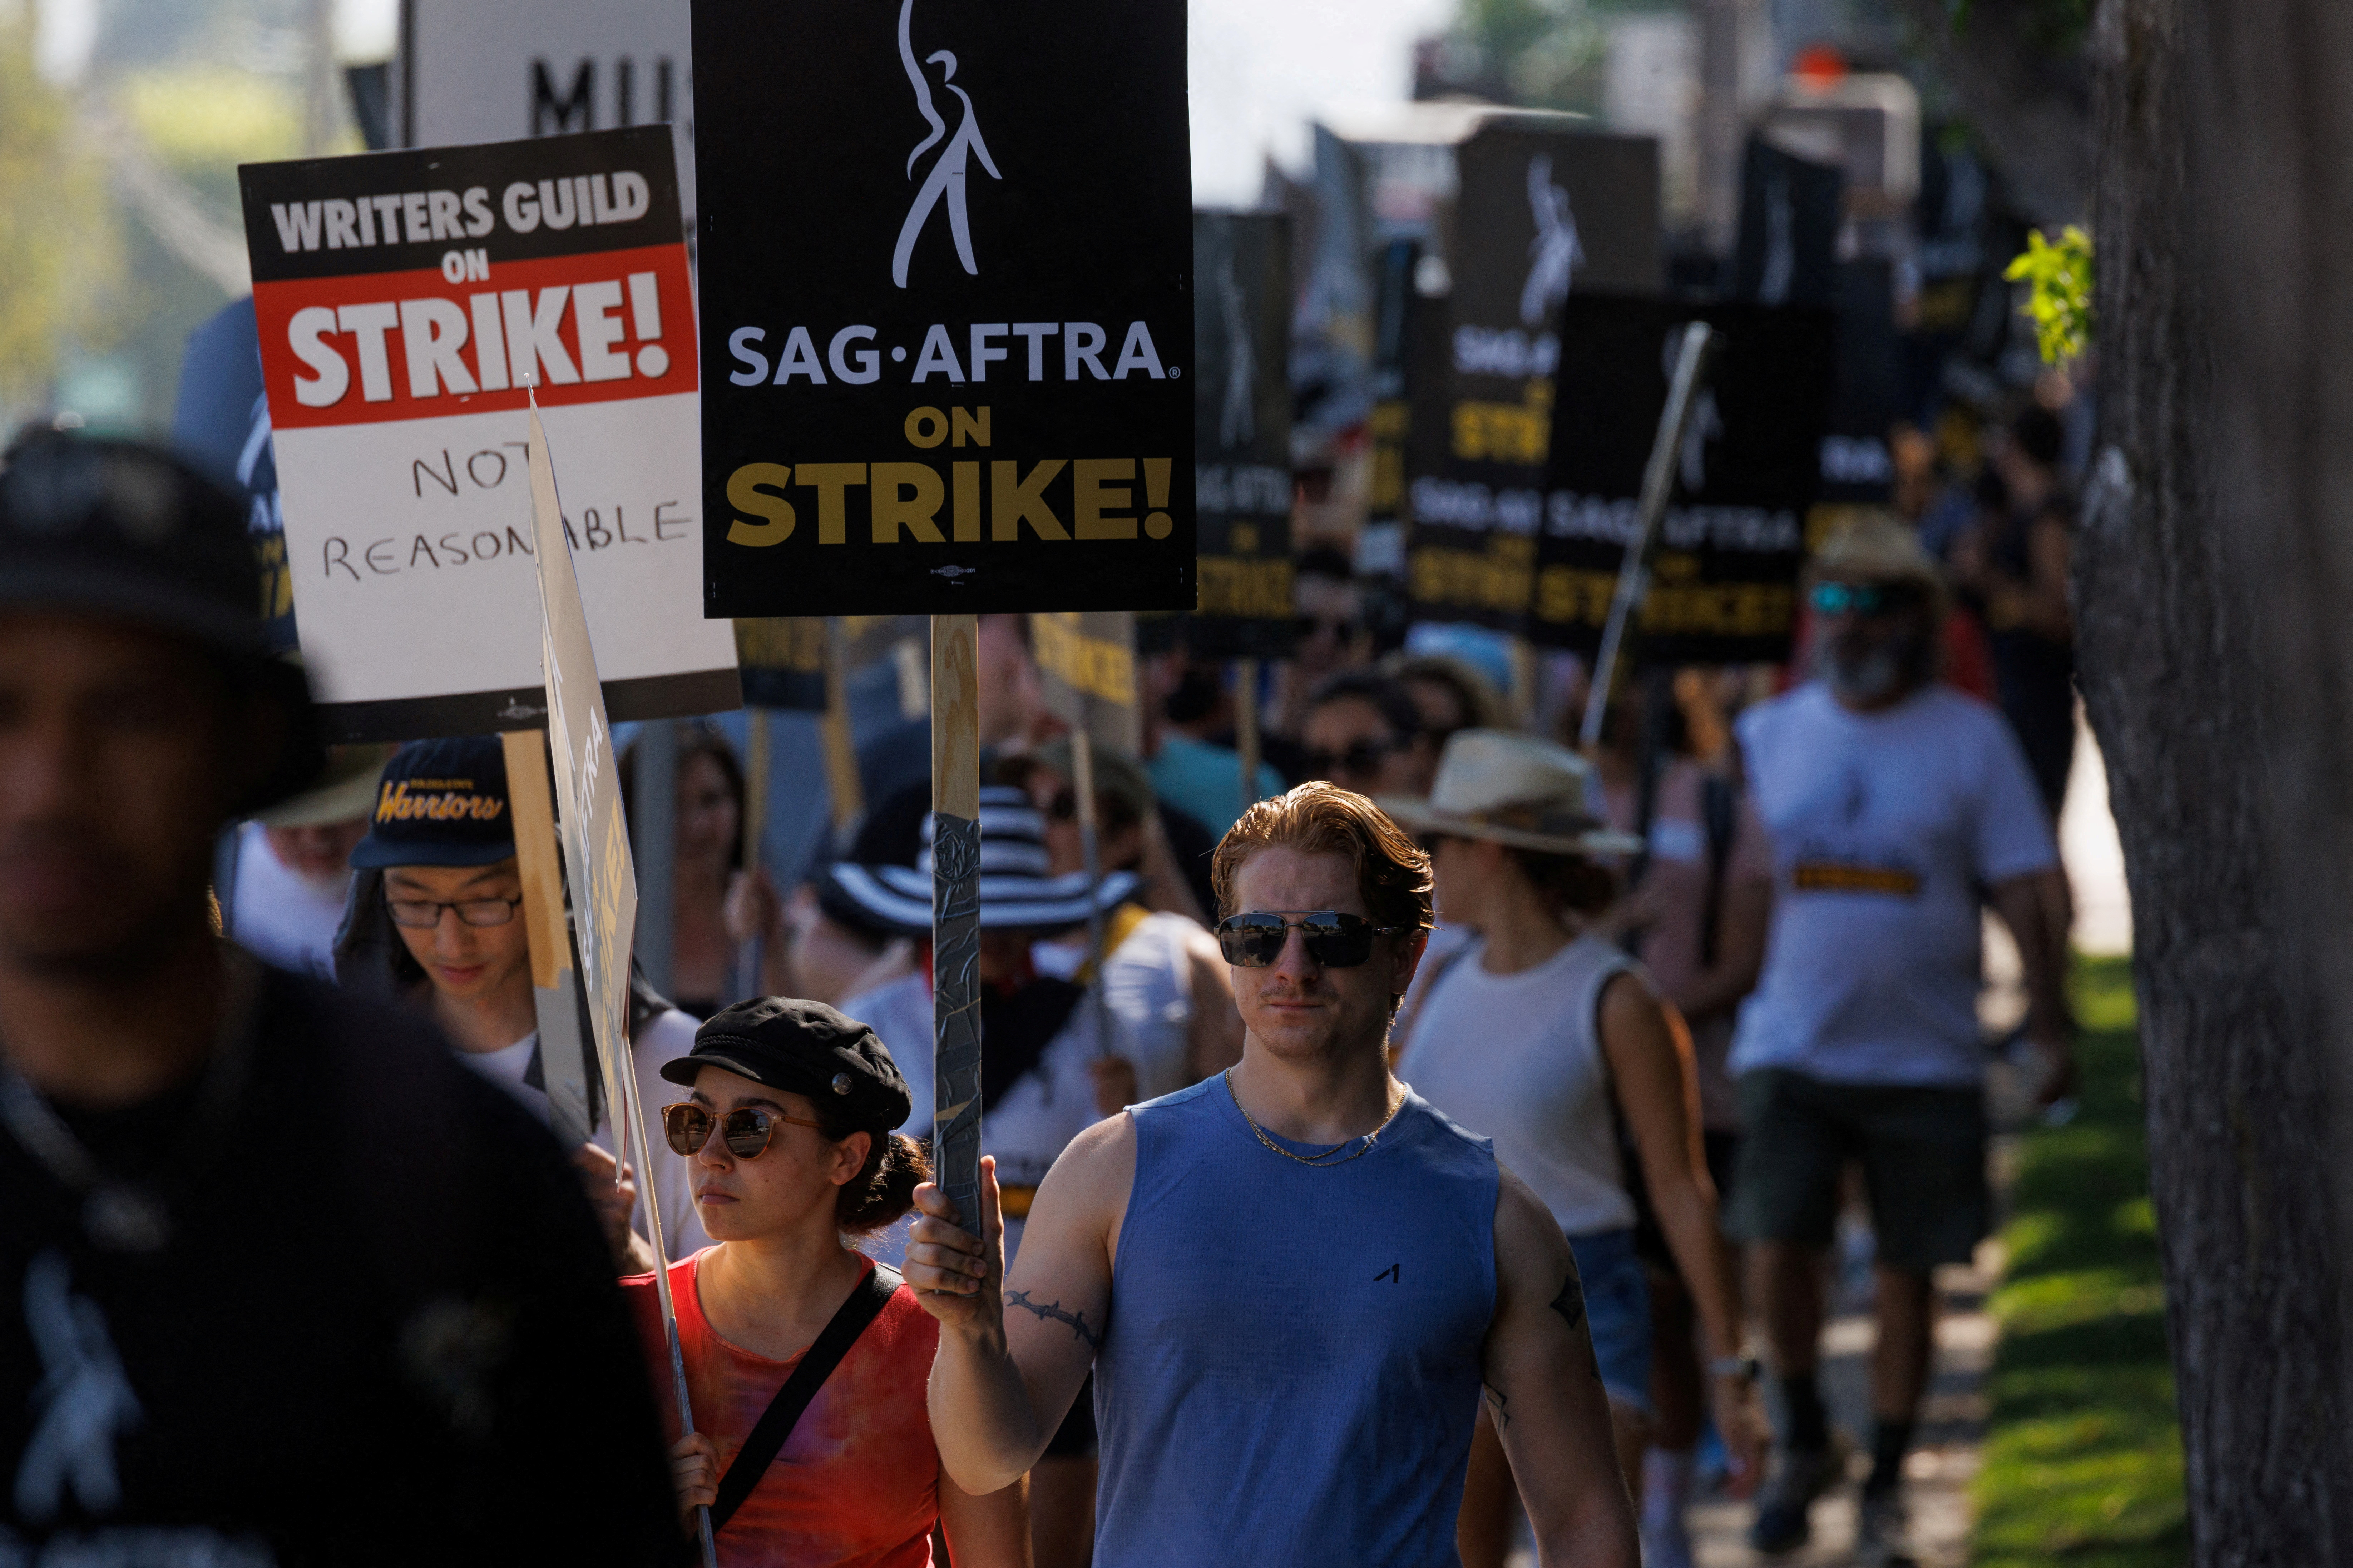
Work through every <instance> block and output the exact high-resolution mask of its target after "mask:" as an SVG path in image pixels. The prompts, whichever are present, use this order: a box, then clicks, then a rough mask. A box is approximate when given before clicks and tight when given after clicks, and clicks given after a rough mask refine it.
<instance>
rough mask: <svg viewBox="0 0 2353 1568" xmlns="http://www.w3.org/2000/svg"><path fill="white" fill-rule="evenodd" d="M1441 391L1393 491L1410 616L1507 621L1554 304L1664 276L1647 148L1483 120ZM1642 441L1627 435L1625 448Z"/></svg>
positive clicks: (1524, 598)
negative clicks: (1398, 498) (1425, 438)
mask: <svg viewBox="0 0 2353 1568" xmlns="http://www.w3.org/2000/svg"><path fill="white" fill-rule="evenodd" d="M1456 163H1457V165H1458V168H1459V170H1460V181H1461V185H1460V193H1459V195H1458V196H1457V198H1456V203H1455V208H1454V219H1453V225H1452V228H1453V243H1452V245H1451V248H1450V269H1451V279H1452V285H1453V287H1452V292H1451V296H1450V298H1449V300H1448V301H1447V307H1446V320H1447V323H1448V330H1447V336H1446V342H1445V358H1444V359H1443V361H1442V362H1441V363H1439V364H1436V365H1422V366H1419V367H1417V368H1418V369H1419V371H1420V372H1421V373H1422V374H1431V375H1435V376H1436V377H1437V378H1439V379H1440V382H1441V383H1442V384H1443V385H1444V387H1445V388H1446V391H1445V393H1444V395H1443V404H1442V408H1441V409H1440V411H1439V417H1440V419H1441V420H1442V422H1443V423H1442V426H1441V427H1440V428H1439V429H1437V430H1434V431H1431V432H1430V439H1431V441H1432V443H1433V444H1434V445H1436V447H1437V449H1436V452H1435V458H1436V461H1435V466H1434V468H1433V470H1432V471H1431V472H1430V473H1428V474H1424V475H1420V476H1418V477H1417V478H1416V479H1414V481H1413V484H1412V486H1411V489H1410V491H1409V497H1410V506H1411V510H1412V515H1413V530H1412V533H1411V535H1410V537H1409V542H1408V545H1407V562H1406V567H1407V581H1408V584H1409V591H1410V593H1411V595H1412V599H1413V605H1414V614H1415V615H1416V616H1417V617H1419V618H1422V619H1428V620H1440V621H1446V620H1455V621H1475V622H1478V623H1480V624H1482V625H1485V626H1495V627H1497V628H1499V629H1506V630H1515V629H1517V628H1518V626H1519V625H1520V622H1521V619H1522V617H1523V616H1525V614H1526V612H1527V608H1528V604H1529V599H1530V595H1531V593H1532V592H1533V589H1534V585H1535V549H1536V536H1537V532H1538V530H1539V528H1540V526H1541V523H1542V521H1543V511H1544V483H1545V456H1546V450H1547V449H1548V447H1549V446H1550V444H1551V440H1552V431H1553V400H1554V375H1555V372H1556V367H1557V365H1558V363H1559V361H1560V352H1561V341H1560V337H1559V333H1558V329H1557V323H1558V320H1559V311H1560V307H1561V305H1562V303H1563V302H1564V301H1566V300H1568V299H1570V298H1571V297H1572V295H1573V294H1575V293H1578V292H1581V291H1583V290H1586V289H1600V290H1603V291H1607V292H1615V293H1653V292H1656V291H1657V290H1658V289H1660V287H1661V286H1662V284H1663V283H1664V281H1665V275H1664V252H1663V248H1662V239H1661V231H1660V213H1659V147H1658V143H1657V142H1655V141H1653V140H1651V139H1650V138H1647V137H1630V136H1609V135H1601V134H1597V133H1594V132H1586V131H1580V130H1575V129H1571V128H1569V127H1568V126H1567V125H1566V124H1564V123H1562V122H1561V121H1558V120H1556V121H1552V122H1549V123H1527V122H1523V121H1518V120H1515V119H1514V120H1504V119H1497V120H1491V121H1486V122H1485V123H1483V124H1482V125H1481V126H1480V127H1479V129H1478V130H1477V132H1475V133H1474V134H1473V135H1472V137H1471V138H1470V140H1469V141H1467V142H1464V143H1463V144H1462V146H1461V150H1460V152H1459V153H1458V154H1457V157H1456ZM1646 446H1647V443H1638V444H1637V448H1636V449H1637V454H1638V456H1637V458H1636V461H1637V463H1638V465H1639V462H1640V460H1641V459H1640V456H1639V453H1640V452H1641V450H1643V449H1645V448H1646Z"/></svg>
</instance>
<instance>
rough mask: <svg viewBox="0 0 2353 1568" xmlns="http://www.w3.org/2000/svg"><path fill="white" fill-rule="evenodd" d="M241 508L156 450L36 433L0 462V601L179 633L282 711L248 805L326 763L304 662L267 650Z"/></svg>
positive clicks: (306, 779)
mask: <svg viewBox="0 0 2353 1568" xmlns="http://www.w3.org/2000/svg"><path fill="white" fill-rule="evenodd" d="M261 595H262V574H261V567H260V562H259V557H258V556H257V555H256V554H255V552H254V546H253V541H252V538H251V536H250V535H249V534H248V531H247V527H246V508H245V505H244V503H243V502H241V501H239V500H237V498H236V497H235V496H233V495H231V494H230V493H229V492H228V491H227V490H226V489H222V488H221V487H220V486H219V485H217V484H215V483H214V482H213V481H212V480H210V479H206V478H205V477H204V475H202V474H201V473H199V472H198V471H197V470H196V469H195V468H193V467H191V466H190V465H189V464H188V463H186V462H185V461H184V460H183V459H181V458H178V457H176V456H174V454H172V453H171V452H168V451H166V450H164V448H162V447H151V446H146V445H143V444H142V443H139V442H135V441H112V440H100V439H95V438H90V437H76V436H66V435H52V434H43V435H37V436H33V437H28V438H26V439H24V440H21V441H19V442H18V443H17V444H16V446H14V447H11V448H10V449H9V451H8V453H7V455H6V458H5V468H0V608H5V607H24V608H37V609H59V610H81V611H87V612H89V613H91V614H93V615H100V616H107V617H109V618H111V619H117V620H123V621H130V622H132V623H135V624H137V625H140V626H150V627H153V628H154V629H156V630H158V631H165V632H171V633H174V634H175V635H178V636H181V637H188V638H190V639H192V640H194V641H195V642H197V643H199V644H201V645H203V646H204V647H206V648H208V649H210V650H212V651H213V652H214V653H216V654H219V655H222V656H225V664H226V666H227V668H228V669H229V670H230V672H231V673H232V674H233V675H235V676H236V677H237V679H239V680H240V681H241V682H242V683H243V684H244V686H245V687H246V688H247V689H248V690H251V691H254V692H256V693H258V694H259V695H260V696H262V697H264V698H266V699H268V700H272V701H274V702H276V703H277V704H278V705H279V706H280V708H282V709H283V710H285V712H286V714H287V719H288V723H287V726H286V742H285V744H284V746H283V748H282V750H283V754H282V755H281V756H280V758H278V759H277V762H276V765H275V766H274V767H272V768H271V769H270V770H269V771H268V773H266V775H265V777H264V779H263V781H262V783H261V784H260V785H259V787H258V788H257V790H256V793H255V798H253V799H250V800H248V801H246V802H244V803H242V805H244V807H245V809H247V810H253V809H257V808H259V807H260V806H263V805H269V804H271V803H273V802H275V801H278V800H282V799H284V798H285V797H286V796H288V795H292V794H295V793H296V792H297V791H299V790H301V789H302V788H303V787H304V786H305V785H307V784H309V783H310V782H311V780H312V779H313V778H315V777H317V776H318V773H319V771H320V768H321V766H322V764H323V763H324V761H325V749H324V747H323V745H322V743H321V740H320V734H319V729H318V721H317V717H316V715H315V714H314V713H313V712H312V710H311V692H310V687H309V685H308V683H307V682H306V681H305V680H304V679H303V676H302V671H301V669H300V668H298V667H296V666H294V665H291V664H290V663H288V662H286V661H285V660H283V659H280V658H273V657H271V655H270V652H269V641H268V638H267V636H266V633H265V630H264V623H263V621H262V617H261Z"/></svg>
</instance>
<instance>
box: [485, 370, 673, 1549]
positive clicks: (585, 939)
mask: <svg viewBox="0 0 2353 1568" xmlns="http://www.w3.org/2000/svg"><path fill="white" fill-rule="evenodd" d="M530 415H531V418H530V430H531V438H530V441H529V442H528V444H527V446H526V447H525V451H524V457H525V460H526V462H527V464H528V468H529V475H530V486H531V528H532V541H533V546H534V554H535V557H536V560H537V566H538V569H537V571H536V573H535V574H534V575H535V576H536V577H537V579H538V583H539V607H540V614H539V638H540V660H541V664H542V667H543V668H544V669H545V671H546V682H545V687H544V689H545V693H546V703H547V742H548V751H549V754H550V757H551V759H552V761H553V762H554V773H555V797H556V801H557V803H558V810H559V812H560V814H561V825H562V833H561V835H560V837H562V839H563V843H564V865H565V881H566V884H567V886H569V887H570V889H571V890H572V909H573V913H574V919H575V932H576V935H577V937H578V941H579V946H580V972H581V977H582V979H583V980H585V981H586V984H587V991H588V1022H589V1027H590V1030H591V1032H592V1034H593V1036H594V1037H595V1039H596V1060H597V1063H598V1065H599V1066H600V1067H601V1068H602V1069H603V1072H604V1079H605V1103H606V1104H607V1106H610V1107H611V1108H612V1115H613V1122H614V1125H615V1127H616V1128H617V1129H622V1128H626V1129H627V1130H628V1131H626V1132H625V1133H622V1134H621V1135H619V1136H617V1137H616V1138H615V1139H614V1140H613V1144H614V1151H615V1157H616V1158H617V1159H618V1160H621V1161H623V1162H626V1161H627V1160H628V1152H629V1149H630V1147H631V1146H632V1145H635V1147H636V1150H637V1156H638V1157H637V1165H638V1180H639V1181H641V1182H643V1183H644V1184H645V1197H646V1202H645V1215H646V1225H647V1228H648V1231H649V1235H648V1237H647V1239H648V1240H649V1241H651V1242H652V1243H653V1249H654V1256H655V1258H668V1257H669V1256H670V1243H669V1240H668V1238H666V1237H664V1236H663V1235H662V1222H661V1215H662V1209H661V1194H660V1192H659V1188H658V1183H659V1169H660V1162H659V1161H658V1160H656V1159H655V1158H654V1156H653V1152H652V1151H653V1149H654V1147H655V1145H654V1142H653V1140H652V1139H651V1138H650V1137H649V1136H648V1135H647V1132H648V1127H647V1121H646V1109H645V1107H644V1106H643V1105H641V1104H639V1103H638V1075H637V1072H636V1070H635V1068H634V1067H633V1066H632V1063H631V1058H630V1054H629V948H630V943H631V940H632V938H633V937H634V935H635V933H636V931H637V923H638V874H637V868H636V866H635V865H634V864H633V863H632V861H631V860H630V858H629V827H628V818H627V816H624V814H623V812H622V809H621V777H620V764H619V760H618V758H617V756H616V755H615V754H614V749H613V731H612V725H611V722H610V721H609V719H608V717H607V713H606V710H605V692H604V686H603V683H602V682H601V681H600V680H599V679H598V678H597V670H596V647H595V646H594V645H593V643H592V642H591V641H590V638H589V635H588V612H587V606H586V605H585V604H584V603H583V602H582V599H581V596H580V579H579V577H578V575H577V574H575V572H574V570H573V559H572V545H571V543H570V542H569V539H568V538H567V535H568V534H569V533H570V531H571V530H570V527H569V525H568V523H567V521H566V520H565V516H564V507H563V502H562V501H561V500H559V499H558V497H557V494H556V489H555V466H554V462H553V461H552V460H551V459H550V458H549V456H548V450H547V431H546V430H545V428H544V427H543V426H542V425H541V423H540V417H539V409H538V408H537V406H536V405H533V407H532V408H531V411H530ZM509 787H510V788H512V784H510V785H509ZM533 979H534V981H535V980H536V979H537V976H536V974H534V975H533ZM654 1283H655V1286H656V1289H657V1290H658V1292H659V1297H660V1300H661V1315H662V1327H663V1329H664V1330H665V1331H666V1334H667V1337H668V1339H669V1341H670V1375H671V1383H672V1389H673V1392H674V1393H675V1394H676V1395H677V1398H678V1415H679V1422H680V1425H681V1426H682V1427H683V1428H684V1430H686V1431H688V1432H692V1431H693V1430H694V1410H693V1405H692V1404H691V1401H690V1400H689V1399H688V1397H687V1391H686V1363H685V1361H684V1359H683V1358H682V1357H681V1355H680V1353H679V1343H678V1313H677V1310H676V1308H675V1307H674V1306H673V1304H672V1303H671V1300H670V1270H669V1269H668V1268H655V1269H654ZM698 1521H699V1523H700V1524H701V1527H702V1559H703V1562H704V1563H712V1562H713V1561H714V1559H713V1555H712V1543H711V1521H710V1516H709V1514H708V1513H704V1512H701V1511H700V1510H698Z"/></svg>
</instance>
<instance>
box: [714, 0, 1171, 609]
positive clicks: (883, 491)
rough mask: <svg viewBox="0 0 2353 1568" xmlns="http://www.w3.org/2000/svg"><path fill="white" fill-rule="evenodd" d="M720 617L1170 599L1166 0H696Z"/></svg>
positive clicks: (1147, 603)
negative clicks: (792, 0) (1018, 3)
mask: <svg viewBox="0 0 2353 1568" xmlns="http://www.w3.org/2000/svg"><path fill="white" fill-rule="evenodd" d="M694 26H695V33H696V36H697V37H700V38H702V39H703V40H704V41H705V47H702V48H700V49H698V50H697V51H696V55H695V103H696V113H697V116H698V120H699V123H700V127H701V132H702V134H701V136H700V139H699V142H698V146H697V154H696V155H697V161H698V164H699V179H700V187H699V188H700V199H701V202H702V212H701V250H700V259H701V287H702V334H703V344H704V348H705V352H706V353H707V355H708V356H709V363H711V365H712V371H713V374H712V382H711V383H710V384H709V385H707V386H706V387H705V388H704V393H703V423H702V439H703V470H704V486H705V496H706V500H705V506H706V515H705V519H704V524H703V526H704V529H705V547H704V551H705V552H704V562H705V569H706V584H707V592H706V597H705V606H706V613H708V614H711V615H714V616H768V615H787V614H805V613H807V612H809V611H811V610H818V609H821V610H823V611H824V612H826V613H828V614H878V613H923V614H934V615H965V614H973V613H978V612H988V611H1039V610H1066V609H1082V608H1100V607H1105V606H1111V607H1116V608H1121V609H1187V610H1189V609H1191V608H1192V607H1193V602H1194V547H1195V533H1194V518H1193V513H1194V494H1193V488H1194V487H1193V470H1192V465H1191V463H1190V462H1189V461H1187V459H1188V458H1190V457H1191V455H1192V453H1193V450H1194V445H1193V391H1192V388H1191V386H1189V385H1188V384H1187V382H1186V380H1185V378H1186V377H1187V376H1188V375H1190V374H1193V371H1194V368H1195V367H1194V365H1193V363H1192V354H1191V351H1190V344H1191V341H1192V303H1191V300H1190V298H1189V294H1190V279H1191V274H1192V203H1191V176H1190V168H1189V163H1188V158H1189V153H1188V142H1187V119H1186V87H1185V69H1186V64H1185V62H1186V54H1185V7H1184V5H1183V0H1136V3H1134V4H1130V5H1082V4H1078V3H1076V0H1062V3H1060V4H1057V5H1050V6H1048V7H1043V8H1041V7H1038V6H1027V7H1018V8H1005V7H990V6H978V5H955V4H953V3H950V0H899V3H898V4H897V5H887V4H877V3H875V0H855V3H853V0H809V3H808V4H805V5H796V6H793V7H790V8H779V7H777V6H775V5H765V4H758V3H755V0H695V5H694Z"/></svg>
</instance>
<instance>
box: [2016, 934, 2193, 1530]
mask: <svg viewBox="0 0 2353 1568" xmlns="http://www.w3.org/2000/svg"><path fill="white" fill-rule="evenodd" d="M2075 986H2076V998H2075V1000H2076V1009H2077V1013H2078V1015H2079V1016H2080V1017H2081V1018H2082V1020H2083V1024H2084V1038H2083V1040H2082V1042H2081V1043H2080V1046H2079V1047H2078V1048H2079V1054H2080V1058H2081V1060H2082V1064H2083V1084H2082V1090H2081V1093H2082V1108H2081V1110H2079V1111H2078V1113H2077V1114H2076V1116H2075V1119H2074V1120H2073V1121H2071V1122H2070V1123H2068V1124H2067V1125H2066V1126H2063V1127H2040V1126H2038V1127H2036V1128H2035V1129H2034V1130H2033V1131H2029V1132H2028V1133H2026V1134H2025V1135H2024V1136H2023V1138H2022V1139H2021V1146H2020V1148H2019V1152H2018V1165H2017V1180H2016V1183H2015V1184H2014V1186H2013V1187H2012V1189H2011V1193H2010V1221H2009V1224H2008V1225H2007V1226H2005V1227H2004V1229H2003V1231H2002V1240H2003V1242H2004V1244H2005V1246H2006V1247H2007V1248H2008V1251H2009V1258H2010V1261H2009V1272H2008V1277H2007V1279H2005V1280H2004V1282H2003V1284H2002V1286H2001V1288H2000V1289H1999V1290H1997V1291H1996V1292H1995V1294H1994V1298H1993V1310H1994V1315H1995V1317H1996V1318H1997V1320H1998V1321H2000V1325H2001V1340H2000V1347H1999V1349H1998V1350H1997V1351H1996V1352H1995V1356H1994V1367H1993V1375H1992V1379H1991V1383H1990V1385H1989V1393H1990V1394H1991V1397H1992V1420H1991V1427H1990V1432H1991V1435H1990V1436H1989V1439H1988V1441H1987V1444H1986V1450H1985V1468H1984V1469H1983V1470H1982V1471H1981V1472H1980V1473H1979V1474H1978V1479H1977V1485H1976V1492H1977V1529H1976V1534H1975V1539H1974V1550H1973V1552H1972V1557H1971V1561H1972V1563H1974V1564H1975V1565H1976V1568H2027V1565H2029V1564H2035V1565H2038V1568H2040V1565H2045V1564H2051V1563H2059V1564H2063V1565H2064V1568H2179V1565H2180V1564H2182V1563H2186V1562H2187V1561H2188V1560H2189V1533H2188V1526H2187V1523H2186V1521H2185V1514H2184V1511H2183V1503H2182V1489H2181V1433H2180V1428H2179V1426H2178V1425H2177V1424H2176V1422H2175V1419H2174V1408H2173V1374H2172V1369H2171V1365H2170V1363H2168V1360H2167V1356H2166V1342H2165V1289H2164V1284H2163V1281H2162V1279H2161V1278H2160V1276H2159V1274H2158V1250H2157V1225H2156V1220H2155V1217H2154V1215H2153V1214H2152V1213H2151V1211H2150V1208H2149V1201H2148V1153H2147V1145H2146V1143H2145V1142H2144V1140H2143V1137H2142V1131H2141V1130H2142V1117H2141V1106H2140V1058H2139V1052H2138V1047H2137V1044H2136V1040H2135V1036H2134V1020H2133V994H2132V973H2131V969H2130V965H2129V963H2128V962H2127V961H2126V960H2123V959H2084V960H2082V961H2080V962H2079V963H2078V965H2077V970H2076V975H2075Z"/></svg>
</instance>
